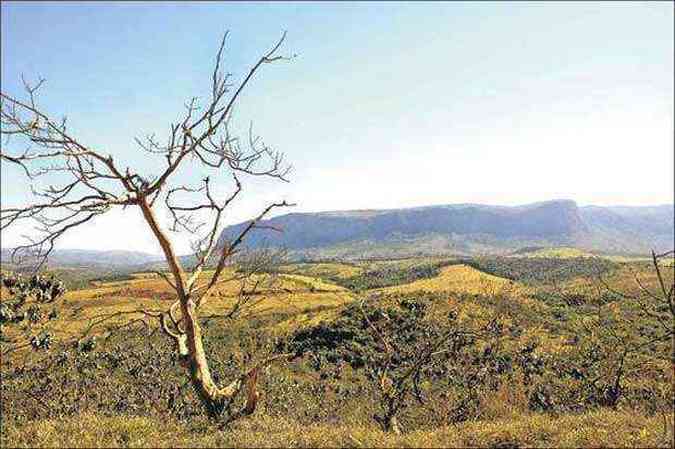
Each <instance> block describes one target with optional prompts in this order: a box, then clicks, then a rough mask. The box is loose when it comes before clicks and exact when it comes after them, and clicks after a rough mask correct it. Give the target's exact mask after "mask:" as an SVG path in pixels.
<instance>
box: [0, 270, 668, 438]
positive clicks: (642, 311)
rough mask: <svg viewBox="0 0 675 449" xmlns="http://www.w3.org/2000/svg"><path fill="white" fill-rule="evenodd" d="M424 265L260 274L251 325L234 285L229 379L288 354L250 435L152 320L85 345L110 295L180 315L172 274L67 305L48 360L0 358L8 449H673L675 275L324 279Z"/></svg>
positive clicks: (215, 346) (246, 420) (23, 353)
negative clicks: (212, 398) (264, 285)
mask: <svg viewBox="0 0 675 449" xmlns="http://www.w3.org/2000/svg"><path fill="white" fill-rule="evenodd" d="M430 263H431V264H436V263H438V261H429V260H427V259H420V260H417V261H416V260H412V259H410V260H406V261H390V262H383V261H380V262H371V263H368V262H361V263H359V264H357V266H354V265H353V264H350V265H342V264H340V263H336V262H333V263H330V264H326V263H323V264H322V263H316V264H314V263H303V264H287V265H284V266H282V267H280V269H277V270H270V271H276V272H277V274H274V275H270V274H261V275H259V276H261V277H266V276H276V277H277V281H276V284H275V286H274V287H272V286H270V288H269V290H268V291H267V295H266V299H265V301H261V302H260V304H259V305H258V306H257V307H258V308H257V309H255V310H253V309H251V310H250V311H249V312H247V314H246V315H244V317H243V318H244V319H242V317H237V316H229V317H228V316H225V315H224V314H222V313H219V310H226V309H229V307H230V304H231V302H232V301H236V297H237V295H236V290H235V289H234V287H235V285H234V284H233V285H231V286H230V287H229V289H228V288H224V289H223V290H222V291H221V292H219V293H220V295H218V296H217V299H214V301H213V304H212V307H213V308H212V309H209V310H208V311H205V312H204V317H203V318H201V319H200V324H201V326H202V328H203V333H204V346H205V351H206V353H207V355H208V357H209V360H210V361H211V365H210V366H211V369H212V373H213V376H214V378H215V379H216V381H217V380H218V379H227V378H231V377H233V376H236V375H238V373H240V372H241V370H242V367H247V366H252V365H255V364H256V361H258V360H267V359H269V358H271V357H275V356H280V355H284V358H283V360H281V361H280V362H279V363H275V364H272V365H269V366H268V367H267V368H265V375H264V376H261V378H260V379H258V388H259V391H260V392H261V395H260V397H259V399H258V405H257V407H256V411H255V413H253V414H251V415H250V416H247V417H240V418H239V419H231V418H230V416H231V415H228V414H227V413H223V414H222V415H220V416H219V417H213V416H209V414H207V413H204V409H203V404H202V401H201V400H200V398H199V393H198V391H195V389H194V387H193V385H192V384H191V383H190V382H189V381H188V380H187V379H185V378H184V374H183V372H184V371H183V370H184V368H183V366H182V364H183V361H182V360H181V359H180V357H178V356H177V354H176V352H175V349H173V345H172V342H171V340H170V339H166V337H165V336H164V335H163V333H162V332H161V330H160V327H159V326H158V325H157V324H155V323H154V322H153V321H148V323H147V324H146V323H143V322H140V321H136V322H134V321H133V320H132V319H131V318H132V316H129V317H125V316H120V317H119V321H111V322H106V323H103V325H102V326H100V327H95V328H94V331H93V332H90V333H89V334H88V335H87V336H86V337H84V338H82V335H83V333H84V331H85V330H86V329H87V328H88V326H89V325H90V324H91V323H92V322H95V321H96V320H97V317H98V316H101V315H102V312H103V311H104V310H105V309H106V308H107V307H110V303H111V302H112V300H113V299H115V300H116V301H117V303H118V305H117V307H121V309H122V310H124V305H125V303H127V304H129V303H132V302H134V301H138V300H144V301H148V302H149V304H154V302H158V303H161V302H162V301H170V300H169V299H162V290H163V287H162V285H163V284H162V282H161V281H162V280H161V278H160V277H159V276H158V275H153V274H138V275H135V276H134V280H129V281H118V282H110V283H101V284H96V285H95V286H93V287H92V288H90V289H88V290H79V291H74V292H66V293H65V294H63V295H62V297H61V296H60V297H59V301H58V308H59V315H58V316H57V317H53V318H52V319H51V320H49V319H48V320H47V321H48V322H49V323H50V325H51V326H52V329H53V330H54V336H53V337H52V339H51V344H50V345H48V346H40V345H38V346H26V347H25V348H21V349H18V350H16V351H12V352H10V353H7V354H4V355H3V364H2V375H3V383H2V397H3V401H2V406H3V409H2V412H3V413H2V419H3V426H2V428H3V432H2V444H3V446H6V447H13V446H35V445H40V446H49V445H58V446H153V447H156V446H175V445H184V446H195V445H197V446H256V447H259V446H305V447H306V446H312V447H314V446H329V447H333V446H350V447H371V446H388V447H389V446H398V445H400V446H415V447H418V446H455V447H465V446H483V447H521V446H564V447H569V446H610V447H616V446H639V447H646V446H649V447H653V446H660V447H672V438H673V433H672V426H673V421H672V413H671V411H672V401H673V374H672V373H673V371H672V363H673V362H672V325H670V323H672V316H673V315H672V287H670V286H672V279H673V271H672V268H671V267H668V266H665V265H659V272H656V270H655V269H654V266H653V265H652V266H650V265H649V264H646V263H644V262H639V263H622V264H617V265H616V266H613V267H612V268H611V269H610V270H609V271H606V272H605V276H604V277H602V278H598V277H587V278H586V277H583V276H576V277H569V278H566V279H565V280H561V281H560V282H557V283H543V282H542V283H538V284H536V285H533V284H531V283H530V284H524V283H522V282H520V281H511V280H507V279H504V278H500V277H495V276H493V275H489V274H486V273H481V272H480V271H478V270H476V269H475V268H471V267H469V266H468V265H466V264H462V265H454V264H453V265H447V266H444V267H443V268H440V269H438V270H439V271H438V272H437V274H436V275H435V276H429V277H424V278H422V279H413V280H410V279H405V281H403V282H402V283H400V284H394V283H393V282H387V284H388V286H387V287H379V285H378V286H376V287H374V288H362V289H358V290H357V291H351V290H349V289H347V288H344V287H342V286H340V285H338V284H337V283H332V282H331V281H329V280H327V277H329V276H335V277H338V274H339V273H342V277H343V278H345V279H348V278H350V277H352V276H353V275H354V273H355V271H354V270H359V272H360V273H370V272H375V271H377V270H380V269H381V268H382V266H387V265H389V266H394V267H395V266H401V264H405V265H407V266H409V267H413V266H418V267H420V268H419V272H424V271H425V270H426V269H427V267H429V264H430ZM542 263H543V264H547V263H548V262H546V261H543V262H542ZM369 265H370V266H369ZM540 269H541V268H537V270H540ZM413 272H418V270H413ZM303 273H304V274H303ZM317 274H323V275H324V276H323V277H322V278H319V277H316V276H317ZM453 278H454V279H453ZM636 279H637V281H639V284H638V283H637V282H636ZM311 280H313V281H314V283H315V284H313V283H312V281H311ZM453 280H454V282H452V281H453ZM661 281H663V283H664V287H665V289H661ZM9 283H10V284H11V282H9ZM313 285H316V286H323V287H324V288H317V287H316V286H315V287H314V288H312V286H313ZM329 285H332V286H333V288H332V289H328V288H325V287H327V286H329ZM462 286H464V288H463V287H462ZM669 289H670V290H669ZM329 290H330V291H329ZM144 291H154V292H155V295H154V297H147V298H145V299H140V298H137V297H133V295H134V294H139V293H138V292H144ZM669 291H670V293H669ZM3 292H4V293H5V295H3V304H4V303H5V299H6V297H8V296H9V295H7V294H6V293H7V292H8V291H7V290H3ZM106 292H108V293H111V296H107V294H106ZM120 292H125V293H124V295H125V296H121V295H120ZM646 292H649V294H648V293H646ZM668 294H670V295H671V296H668ZM126 295H129V296H126ZM664 295H665V296H664ZM668 298H670V300H669V299H668ZM669 301H670V302H669ZM219 303H220V304H219ZM50 304H51V303H50ZM50 307H51V305H50ZM219 308H221V309H219ZM75 310H79V312H77V314H75V316H73V312H74V311H75ZM45 318H46V317H45ZM28 321H30V320H28ZM11 325H12V326H15V325H19V326H21V324H20V323H18V322H17V323H12V324H11ZM24 326H25V329H24V332H27V334H26V335H29V334H30V333H31V332H41V331H42V328H37V327H35V328H33V327H32V326H33V325H32V324H30V325H29V324H28V323H25V324H24ZM669 326H670V327H669ZM7 327H8V323H7V322H3V328H7ZM69 335H70V336H71V337H72V338H68V337H67V336H69ZM5 348H6V346H5ZM246 400H247V399H246V398H244V397H239V398H237V401H238V402H234V403H233V404H232V405H231V407H233V408H234V409H238V408H239V402H241V404H242V405H244V404H245V402H246ZM159 423H161V429H162V431H159V430H158V427H157V426H158V425H159Z"/></svg>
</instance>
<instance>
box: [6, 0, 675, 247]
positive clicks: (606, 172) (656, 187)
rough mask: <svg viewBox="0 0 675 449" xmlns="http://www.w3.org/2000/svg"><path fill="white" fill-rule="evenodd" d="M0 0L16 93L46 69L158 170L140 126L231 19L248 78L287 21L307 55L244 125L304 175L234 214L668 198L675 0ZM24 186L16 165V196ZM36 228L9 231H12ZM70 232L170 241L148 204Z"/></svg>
mask: <svg viewBox="0 0 675 449" xmlns="http://www.w3.org/2000/svg"><path fill="white" fill-rule="evenodd" d="M1 12H2V84H3V91H6V92H7V93H10V94H16V95H19V94H20V92H19V91H20V77H19V76H20V75H21V74H22V73H23V74H24V75H25V76H26V77H28V78H29V79H35V78H36V77H37V76H42V77H44V78H46V79H47V82H46V84H45V86H44V89H43V92H42V94H41V100H42V104H43V105H44V107H45V108H46V109H47V110H48V111H49V112H50V113H53V114H55V115H56V116H60V115H61V114H66V115H68V118H69V123H70V125H71V127H72V131H73V133H74V134H75V135H77V136H78V137H79V138H81V139H82V140H83V141H84V142H86V143H88V144H91V145H93V146H96V147H97V148H102V149H103V150H102V151H103V152H104V153H111V154H113V155H115V158H116V160H118V161H119V162H120V163H121V165H122V166H124V165H133V166H138V168H139V169H140V170H141V171H145V172H146V173H152V171H153V168H154V165H153V164H154V161H153V160H152V159H148V158H145V159H142V160H141V159H138V158H137V157H136V155H137V153H136V151H137V150H136V147H135V145H134V143H133V138H134V137H136V136H143V135H145V134H147V133H151V132H156V133H157V135H158V136H163V135H164V134H165V131H166V127H167V126H168V124H169V123H170V122H171V121H172V120H175V118H176V117H177V116H178V115H179V114H180V113H181V110H182V108H183V104H184V102H185V100H187V99H188V98H190V97H191V96H193V95H200V94H204V93H205V92H206V91H207V89H208V87H209V82H210V74H211V69H212V64H213V58H214V56H215V52H216V50H217V46H218V43H219V39H220V38H221V36H222V33H223V32H224V31H225V30H226V29H229V30H230V37H229V39H228V42H227V46H226V56H225V61H226V64H227V67H226V69H227V70H228V71H230V72H232V73H233V74H234V77H235V80H239V79H241V76H243V75H244V74H245V73H247V71H248V69H249V67H250V65H251V63H252V62H253V61H254V60H255V59H256V58H257V57H259V56H260V55H261V54H262V53H263V52H264V51H265V50H267V49H268V48H269V47H270V46H271V45H272V44H273V43H274V42H275V41H276V40H277V39H278V38H279V36H280V35H281V33H282V32H283V31H284V30H288V38H287V40H286V42H285V43H284V47H283V48H284V54H289V55H291V54H297V55H298V56H297V57H296V58H294V59H293V60H292V61H290V62H288V63H283V64H279V65H277V64H275V65H271V66H269V67H265V69H264V70H263V71H262V72H261V73H259V74H258V76H257V77H256V78H255V79H254V80H253V82H252V84H251V85H250V87H249V89H248V90H247V91H246V93H245V94H244V96H242V97H241V99H240V102H239V107H238V108H237V110H236V112H235V124H236V125H237V127H238V128H240V129H244V130H245V129H246V128H247V126H248V124H249V121H252V123H253V125H254V127H255V130H256V131H257V133H259V134H260V135H261V136H262V137H263V138H264V140H265V142H267V143H269V144H270V145H271V146H273V148H274V149H277V150H280V151H283V152H284V153H286V156H287V159H288V160H289V162H291V163H292V164H293V166H294V171H293V172H292V173H291V176H290V180H291V182H290V183H289V184H283V183H282V184H279V183H271V182H264V183H256V182H255V181H253V182H250V183H248V184H246V191H245V193H244V194H243V195H244V199H243V200H241V201H239V203H238V204H234V208H233V209H232V212H231V213H230V214H229V215H228V216H227V224H233V223H238V222H241V221H244V220H245V219H247V218H249V217H251V216H253V215H255V214H256V213H258V212H259V211H260V209H261V208H262V207H264V205H265V204H266V203H267V202H269V201H272V200H280V199H288V200H289V201H292V202H296V203H298V207H296V208H294V209H292V210H285V211H283V213H287V212H320V211H344V210H360V209H395V208H408V207H424V206H431V205H443V204H458V203H478V204H490V205H504V206H513V205H522V204H528V203H533V202H539V201H549V200H552V199H572V200H574V201H576V202H577V204H578V205H580V206H584V205H596V206H621V205H626V206H654V205H671V204H673V202H674V200H673V184H672V182H673V84H672V80H673V51H674V47H673V32H674V30H673V20H672V17H673V4H672V3H642V2H636V3H624V2H617V3H610V2H600V3H576V4H561V3H530V2H527V3H526V2H518V3H505V2H496V3H488V2H480V3H422V4H412V3H393V4H391V3H390V4H386V5H383V4H379V3H378V4H375V3H352V4H340V3H319V4H307V3H259V4H252V3H247V4H232V3H225V4H223V3H197V4H189V5H188V4H175V3H161V4H152V5H150V4H144V3H114V4H109V3H88V4H79V5H78V4H67V3H66V4H64V3H58V4H57V3H40V4H28V3H20V2H14V3H9V2H3V3H2V6H1ZM177 61H180V63H177ZM183 176H186V175H183ZM184 179H190V178H189V177H184ZM230 187H231V186H229V185H219V186H217V193H218V194H221V195H225V194H226V193H227V192H228V191H229V188H230ZM27 193H29V188H28V184H27V183H26V181H25V179H24V178H23V177H22V176H21V173H20V171H19V170H16V169H15V167H8V166H7V164H3V165H2V201H3V203H4V204H5V205H14V204H21V203H23V202H24V201H26V199H27ZM160 215H163V213H160ZM160 218H161V219H163V218H164V217H163V216H162V217H160ZM23 233H25V230H18V229H16V228H15V229H14V230H11V229H10V230H8V231H6V232H5V231H3V246H4V247H10V246H14V245H16V244H17V243H19V242H20V235H21V234H23ZM102 235H103V236H110V237H111V238H105V239H101V236H102ZM113 236H119V237H116V238H112V237H113ZM57 247H58V248H75V247H77V248H78V249H134V250H136V249H138V250H139V251H144V252H149V253H153V254H156V253H158V246H157V244H156V243H155V241H154V238H153V237H152V236H151V235H150V233H149V231H148V230H147V229H146V227H145V225H144V223H143V221H142V217H141V216H140V213H139V212H138V211H136V210H126V211H121V210H119V209H118V210H114V211H111V212H110V213H108V214H106V215H104V216H102V217H99V218H97V219H96V220H95V221H93V222H92V223H91V224H87V225H84V226H82V227H81V228H78V229H77V230H73V231H72V232H71V233H69V234H66V235H64V236H63V238H62V239H61V240H60V242H59V244H58V246H57ZM177 247H178V248H179V252H180V253H185V252H186V249H187V248H188V243H187V240H184V239H181V238H179V237H178V238H177Z"/></svg>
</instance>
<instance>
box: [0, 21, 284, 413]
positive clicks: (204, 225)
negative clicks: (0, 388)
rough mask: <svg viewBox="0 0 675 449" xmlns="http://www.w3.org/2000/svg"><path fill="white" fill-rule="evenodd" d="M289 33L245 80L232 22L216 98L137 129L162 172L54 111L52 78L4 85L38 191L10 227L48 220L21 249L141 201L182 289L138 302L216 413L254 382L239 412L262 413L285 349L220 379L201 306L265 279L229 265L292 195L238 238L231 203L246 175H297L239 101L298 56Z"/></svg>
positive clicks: (4, 157)
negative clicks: (232, 52)
mask: <svg viewBox="0 0 675 449" xmlns="http://www.w3.org/2000/svg"><path fill="white" fill-rule="evenodd" d="M284 38H285V33H284V35H283V36H282V37H281V39H280V40H279V41H278V42H277V43H276V44H275V45H274V46H273V47H272V48H271V50H269V51H268V52H266V53H265V54H264V55H263V56H262V57H260V58H259V59H258V60H257V62H256V63H255V64H254V65H253V67H252V68H251V69H250V71H249V72H248V73H247V74H246V76H245V77H243V79H242V80H241V82H239V83H238V84H234V83H233V82H232V81H233V80H232V74H230V73H226V72H224V71H223V70H222V59H223V58H222V57H223V50H224V48H225V42H226V39H227V33H225V36H224V37H223V40H222V42H221V44H220V47H219V49H218V52H217V55H216V58H215V68H214V69H213V73H212V76H211V80H210V84H211V86H210V96H209V97H208V99H207V101H204V102H203V104H198V100H197V98H192V99H191V100H189V101H188V102H187V104H186V105H185V108H186V111H185V113H184V114H183V115H182V116H181V117H180V118H179V119H178V120H177V121H176V122H175V123H172V124H171V125H170V128H169V130H168V135H167V137H166V138H165V139H164V140H163V141H160V139H157V138H155V136H154V135H149V136H147V137H145V138H143V139H140V138H137V139H135V144H136V145H137V146H138V151H139V153H140V154H146V155H147V157H154V158H157V164H156V166H157V167H160V168H159V170H158V171H159V172H158V173H155V174H151V175H148V174H142V173H139V172H138V171H137V170H135V169H134V167H133V166H125V165H122V164H121V163H120V162H119V161H118V160H116V159H115V158H113V156H112V155H109V154H107V153H105V152H104V150H101V149H99V148H94V147H92V146H89V145H87V144H86V143H84V142H82V141H81V140H78V139H77V138H76V137H75V136H73V135H71V133H70V131H69V130H68V128H67V126H66V119H65V118H63V119H55V118H53V117H51V116H50V115H49V114H47V113H46V112H44V110H43V109H41V107H40V106H39V104H38V96H37V93H38V89H39V88H40V87H41V86H42V85H43V82H44V80H39V82H37V83H36V84H33V85H31V84H29V83H28V82H26V81H25V80H24V86H25V91H26V98H25V99H19V98H16V97H15V96H12V95H9V94H6V93H4V92H3V93H1V101H2V103H1V119H2V121H1V124H2V138H3V142H2V149H1V150H0V160H1V161H2V162H4V163H5V164H10V165H15V166H18V167H19V168H20V169H21V170H22V172H23V173H24V174H25V176H26V177H27V178H28V180H29V182H30V187H31V192H32V194H33V200H32V202H31V203H30V204H28V205H25V206H20V207H6V208H5V207H3V208H2V210H1V212H0V229H1V230H3V231H4V230H6V229H7V228H8V227H10V226H17V225H24V224H25V223H27V222H32V223H37V225H38V226H37V228H38V231H39V236H38V237H34V236H32V237H30V238H29V242H28V243H27V244H25V245H22V246H19V247H17V248H14V251H13V254H12V257H13V258H14V257H17V258H19V257H24V256H29V257H30V258H31V259H32V260H33V261H35V263H36V265H37V266H38V267H39V266H41V265H42V264H44V262H45V261H46V260H47V258H48V256H49V254H50V252H51V251H52V249H53V248H54V244H55V242H56V241H57V240H58V239H59V238H60V237H61V236H62V235H64V234H65V233H66V232H68V231H70V230H71V229H74V228H76V227H78V226H80V225H82V224H84V223H87V222H89V221H90V220H92V219H94V218H95V217H98V216H100V215H103V214H105V213H107V212H108V211H110V210H111V209H113V208H115V207H122V208H127V207H138V208H139V209H140V211H141V213H142V215H143V217H144V219H145V223H146V224H147V226H148V227H149V228H150V230H151V231H152V234H153V235H154V237H155V238H156V239H157V242H158V243H159V245H160V247H161V249H162V251H163V254H164V257H165V259H166V263H167V265H168V268H169V270H168V274H167V273H164V272H159V275H161V276H162V277H163V278H164V279H165V280H166V282H167V283H168V284H169V285H170V286H171V288H172V289H173V291H175V296H176V300H175V302H173V304H172V305H171V306H170V307H168V308H167V309H166V310H160V311H156V310H155V311H151V310H141V309H139V310H137V311H136V312H135V313H137V314H138V315H140V316H143V317H145V318H148V317H149V318H152V319H156V320H158V322H159V325H161V329H162V330H163V331H164V333H165V334H166V335H167V336H169V337H170V338H171V339H172V340H173V341H174V342H175V345H176V348H177V350H178V353H179V356H180V358H181V360H182V361H183V362H184V365H185V366H186V368H187V369H188V371H189V376H190V379H191V382H192V384H193V385H194V387H195V390H196V391H197V392H198V394H199V396H200V398H201V400H202V402H203V404H204V405H205V407H206V409H207V410H208V412H209V413H211V414H213V415H219V414H220V412H221V411H222V410H223V409H224V408H225V407H226V406H229V405H230V404H231V402H232V400H233V399H234V398H235V397H236V396H237V395H238V394H239V393H240V392H241V391H243V390H246V404H245V405H244V407H243V408H242V409H241V410H240V411H239V414H248V413H252V412H253V411H254V409H255V405H256V400H257V396H258V393H257V391H256V379H257V375H258V371H259V369H260V368H261V367H262V366H265V365H266V364H268V363H270V362H271V361H272V360H274V359H273V358H270V359H266V360H263V361H261V362H259V363H257V364H255V365H254V366H253V367H252V368H250V369H248V370H246V372H244V373H243V374H242V375H241V376H239V377H237V378H236V379H233V380H232V381H231V382H230V383H228V384H227V385H225V386H219V385H217V384H216V382H215V381H214V379H213V377H212V374H211V370H210V369H209V362H208V360H207V355H206V353H205V351H204V346H203V344H202V330H201V327H200V324H199V314H200V310H202V308H203V307H204V305H205V303H206V302H207V301H209V299H210V298H212V296H213V295H214V294H215V293H216V289H217V288H218V287H219V286H220V285H222V283H223V282H225V281H228V280H232V279H240V280H241V279H244V278H245V279H247V280H248V281H249V282H248V284H246V286H244V287H242V289H243V291H242V292H241V295H240V296H239V298H240V301H239V302H238V305H237V306H236V307H240V306H241V303H242V301H243V302H246V301H247V299H248V298H251V292H252V289H255V288H256V287H257V286H258V283H256V282H255V281H251V279H253V277H254V276H255V273H256V271H255V270H248V271H245V273H244V274H235V275H232V276H231V275H229V274H226V273H231V271H232V270H228V267H229V266H230V265H232V263H233V260H234V259H235V258H236V257H237V256H238V254H239V253H240V252H241V250H242V248H243V245H242V242H243V241H244V239H245V238H246V236H247V235H248V234H249V233H250V232H251V231H252V230H253V229H255V228H256V227H259V226H262V225H261V224H260V221H261V220H262V219H263V218H264V217H265V216H267V215H268V214H269V213H270V212H272V211H273V210H274V209H278V208H284V207H287V206H292V204H288V203H287V202H286V201H280V202H276V203H272V204H268V205H267V206H266V207H264V208H263V209H262V211H261V212H260V214H259V215H258V216H256V217H255V218H253V219H252V220H250V221H249V222H248V223H247V225H246V226H245V227H244V228H243V230H242V231H241V232H240V233H239V234H238V235H236V236H234V237H233V238H231V239H230V240H228V241H222V240H221V238H220V235H221V234H220V233H221V231H222V228H223V218H224V215H225V211H226V210H227V209H228V207H229V206H230V205H231V204H232V202H233V201H234V200H235V199H236V198H237V197H239V196H240V195H241V193H242V190H243V184H242V180H243V179H244V178H255V177H264V178H274V179H277V180H280V181H287V175H288V173H289V170H290V166H289V165H288V164H287V163H286V162H285V160H284V156H283V154H282V153H279V152H277V151H274V150H272V149H271V148H270V147H268V146H267V145H265V144H264V143H263V141H262V140H261V139H260V138H259V137H256V136H255V135H254V133H253V131H252V129H251V128H249V132H248V135H247V136H245V137H244V138H240V137H236V136H234V135H233V134H231V132H230V123H231V117H232V111H233V107H234V106H235V104H236V103H237V100H238V98H239V97H240V94H241V93H242V91H243V90H244V89H245V88H247V87H248V86H249V84H250V83H251V81H252V80H253V78H254V77H255V75H256V73H258V72H259V71H260V70H261V69H262V68H263V67H265V66H267V65H268V64H271V63H275V62H278V61H282V60H287V59H289V58H287V57H284V56H280V55H278V52H279V49H280V47H281V45H282V43H283V41H284ZM22 79H23V78H22ZM186 169H189V170H190V173H199V176H200V178H201V179H199V181H198V184H197V185H193V186H188V185H182V184H180V183H179V181H178V180H177V178H178V176H177V175H178V173H179V172H180V171H181V170H182V171H185V170H186ZM194 176H195V177H196V176H197V175H194ZM218 177H227V179H231V182H232V185H233V189H232V191H231V193H230V194H229V195H228V196H227V197H225V198H218V197H217V195H216V194H215V193H214V191H213V186H214V181H216V182H218V181H220V180H219V179H218ZM162 203H163V204H164V206H165V207H166V210H168V212H169V214H170V217H171V219H172V226H171V228H170V229H165V228H163V227H162V225H161V224H160V221H159V220H158V219H157V209H158V207H157V206H159V205H160V204H162ZM3 206H4V205H3ZM169 230H170V231H184V232H188V233H190V234H191V235H192V243H193V249H194V254H193V258H194V260H193V262H191V264H190V266H189V267H188V266H187V264H184V263H183V262H182V261H181V258H179V257H178V254H177V253H176V250H175V247H174V244H173V243H172V240H171V238H170V233H169V232H168V231H169ZM207 266H208V267H212V268H213V272H212V273H211V272H209V273H207V272H205V271H204V270H205V268H206V267H207ZM242 298H243V299H242ZM238 311H239V310H238V309H237V310H234V311H233V313H237V312H238Z"/></svg>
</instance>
